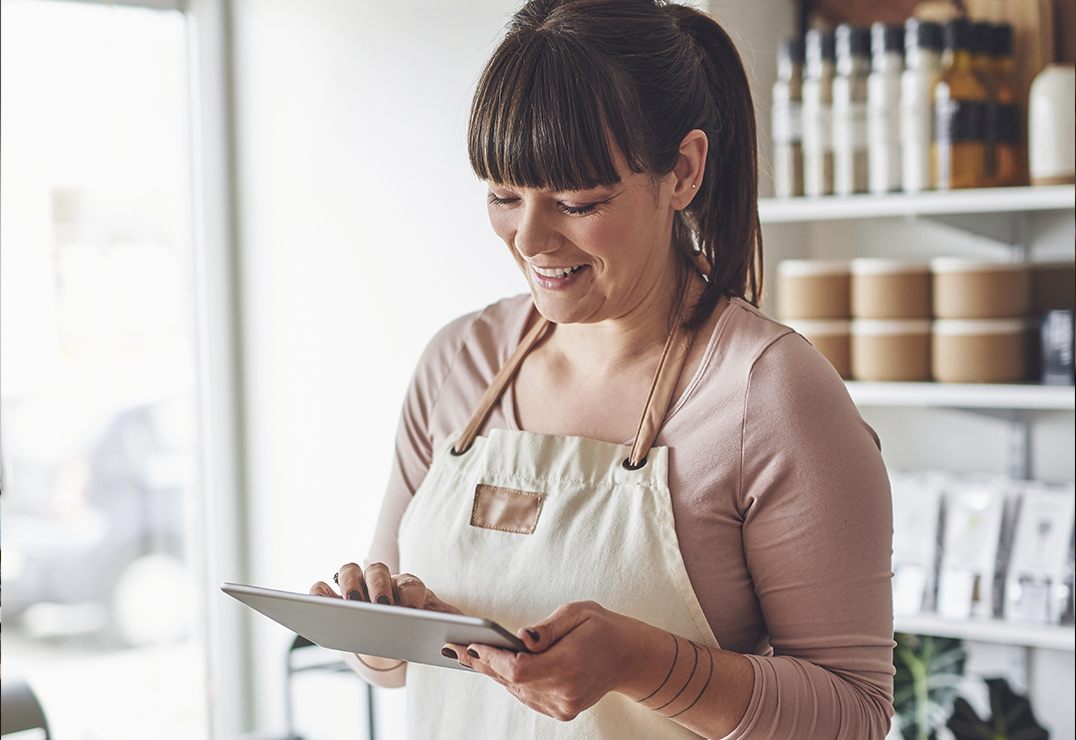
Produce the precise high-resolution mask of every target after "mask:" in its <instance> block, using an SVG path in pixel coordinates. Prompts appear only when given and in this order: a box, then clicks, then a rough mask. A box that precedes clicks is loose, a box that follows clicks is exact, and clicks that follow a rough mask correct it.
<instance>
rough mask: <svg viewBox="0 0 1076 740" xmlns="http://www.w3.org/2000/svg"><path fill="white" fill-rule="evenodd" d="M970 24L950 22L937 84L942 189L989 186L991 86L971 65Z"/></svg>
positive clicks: (936, 175) (937, 173)
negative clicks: (986, 175) (986, 178)
mask: <svg viewBox="0 0 1076 740" xmlns="http://www.w3.org/2000/svg"><path fill="white" fill-rule="evenodd" d="M970 42H971V27H970V24H969V23H968V21H967V20H965V19H962V18H958V19H956V20H951V21H949V22H948V23H947V24H946V25H945V60H944V62H943V70H942V75H941V77H940V78H939V80H938V82H937V84H935V85H934V94H933V100H934V120H935V126H934V145H933V150H932V154H933V156H932V170H933V181H934V187H935V188H937V189H938V190H950V189H956V188H975V187H981V186H982V185H983V184H984V177H983V153H984V151H983V150H984V147H983V140H984V129H985V112H986V103H987V100H988V96H987V90H986V86H985V85H983V83H982V81H981V80H980V79H979V77H978V75H976V74H975V72H974V70H973V69H972V64H971V48H970Z"/></svg>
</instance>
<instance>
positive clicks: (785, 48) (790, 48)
mask: <svg viewBox="0 0 1076 740" xmlns="http://www.w3.org/2000/svg"><path fill="white" fill-rule="evenodd" d="M777 58H778V59H783V60H785V61H788V62H791V63H792V64H803V42H802V41H801V40H800V39H795V38H788V39H785V40H784V41H782V42H781V47H780V49H779V50H778V52H777Z"/></svg>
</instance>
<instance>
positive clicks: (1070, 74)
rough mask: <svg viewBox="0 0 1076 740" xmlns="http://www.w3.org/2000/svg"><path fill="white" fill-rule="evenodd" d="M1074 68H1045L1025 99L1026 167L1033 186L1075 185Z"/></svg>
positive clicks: (1075, 97)
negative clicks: (1026, 101)
mask: <svg viewBox="0 0 1076 740" xmlns="http://www.w3.org/2000/svg"><path fill="white" fill-rule="evenodd" d="M1074 105H1076V67H1073V66H1072V65H1071V64H1068V65H1066V64H1050V65H1047V66H1046V67H1045V68H1044V69H1043V70H1042V71H1041V72H1039V74H1038V75H1036V76H1035V79H1034V80H1032V82H1031V92H1030V93H1029V96H1028V125H1027V132H1028V134H1027V138H1028V168H1029V170H1030V172H1031V183H1032V184H1033V185H1063V184H1067V183H1072V182H1076V164H1074V159H1076V114H1074V112H1073V108H1074Z"/></svg>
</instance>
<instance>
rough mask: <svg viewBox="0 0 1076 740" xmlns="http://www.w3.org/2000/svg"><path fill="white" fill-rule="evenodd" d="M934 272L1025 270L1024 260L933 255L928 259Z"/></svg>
mask: <svg viewBox="0 0 1076 740" xmlns="http://www.w3.org/2000/svg"><path fill="white" fill-rule="evenodd" d="M930 269H931V270H933V271H934V272H936V273H937V272H944V273H953V272H1014V273H1019V272H1027V263H1026V262H1012V261H1009V260H998V259H983V258H981V257H935V258H934V259H932V260H931V261H930Z"/></svg>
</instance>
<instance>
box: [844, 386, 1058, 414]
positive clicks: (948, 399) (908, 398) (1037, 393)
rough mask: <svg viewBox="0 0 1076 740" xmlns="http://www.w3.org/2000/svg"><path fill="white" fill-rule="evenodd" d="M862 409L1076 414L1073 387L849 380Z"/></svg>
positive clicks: (853, 396)
mask: <svg viewBox="0 0 1076 740" xmlns="http://www.w3.org/2000/svg"><path fill="white" fill-rule="evenodd" d="M846 385H847V386H848V392H849V394H850V395H851V396H852V400H853V401H855V402H856V404H857V405H859V406H901V407H916V406H918V407H927V408H954V409H996V410H1003V409H1012V410H1023V411H1073V410H1074V409H1076V389H1074V388H1073V387H1072V386H1071V385H1064V386H1051V385H1031V384H1028V385H1001V384H988V383H866V382H861V381H848V382H847V384H846Z"/></svg>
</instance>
